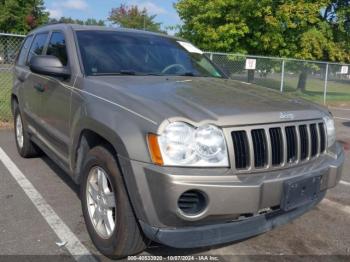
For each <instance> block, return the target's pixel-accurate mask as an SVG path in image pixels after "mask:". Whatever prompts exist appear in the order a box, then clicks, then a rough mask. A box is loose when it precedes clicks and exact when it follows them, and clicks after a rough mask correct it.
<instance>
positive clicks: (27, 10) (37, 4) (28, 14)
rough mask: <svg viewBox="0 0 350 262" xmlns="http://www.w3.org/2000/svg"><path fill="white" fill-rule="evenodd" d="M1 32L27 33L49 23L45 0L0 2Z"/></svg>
mask: <svg viewBox="0 0 350 262" xmlns="http://www.w3.org/2000/svg"><path fill="white" fill-rule="evenodd" d="M0 10H1V12H0V31H3V32H10V33H23V34H25V33H27V32H28V31H30V30H32V29H34V28H36V27H38V26H40V25H42V24H45V23H47V22H48V15H49V14H48V12H47V11H46V9H45V6H44V1H43V0H0Z"/></svg>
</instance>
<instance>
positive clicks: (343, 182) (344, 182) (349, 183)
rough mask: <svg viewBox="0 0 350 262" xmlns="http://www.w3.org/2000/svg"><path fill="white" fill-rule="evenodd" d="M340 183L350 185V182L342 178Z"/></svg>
mask: <svg viewBox="0 0 350 262" xmlns="http://www.w3.org/2000/svg"><path fill="white" fill-rule="evenodd" d="M339 183H340V184H342V185H344V186H350V182H347V181H344V180H340V181H339Z"/></svg>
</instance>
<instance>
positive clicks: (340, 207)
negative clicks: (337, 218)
mask: <svg viewBox="0 0 350 262" xmlns="http://www.w3.org/2000/svg"><path fill="white" fill-rule="evenodd" d="M321 203H323V204H325V205H327V206H329V207H334V208H336V209H338V210H340V211H342V212H344V213H346V214H348V215H350V206H346V205H343V204H340V203H337V202H334V201H332V200H329V199H327V198H324V199H323V200H322V202H321Z"/></svg>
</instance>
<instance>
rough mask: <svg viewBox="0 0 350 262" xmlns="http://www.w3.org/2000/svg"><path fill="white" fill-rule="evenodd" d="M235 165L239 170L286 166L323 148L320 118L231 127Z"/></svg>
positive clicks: (314, 156) (323, 134) (315, 153)
mask: <svg viewBox="0 0 350 262" xmlns="http://www.w3.org/2000/svg"><path fill="white" fill-rule="evenodd" d="M231 136H232V142H233V149H234V155H235V167H236V169H237V170H240V171H245V170H246V171H251V170H254V169H257V170H259V169H268V168H277V167H282V166H283V167H288V166H290V165H295V164H298V163H301V162H305V161H309V160H310V159H314V158H316V157H318V156H320V155H321V154H323V153H324V152H325V151H326V131H325V128H324V124H323V122H322V121H321V120H319V121H305V122H300V123H292V124H290V123H286V124H283V123H282V124H276V125H272V124H271V125H267V126H266V127H265V126H262V127H261V126H259V127H258V128H254V127H247V128H234V130H233V131H232V132H231Z"/></svg>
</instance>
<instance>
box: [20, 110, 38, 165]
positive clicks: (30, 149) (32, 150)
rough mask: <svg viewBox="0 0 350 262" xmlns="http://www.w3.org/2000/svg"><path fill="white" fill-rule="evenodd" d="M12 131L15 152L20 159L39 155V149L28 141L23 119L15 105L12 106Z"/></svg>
mask: <svg viewBox="0 0 350 262" xmlns="http://www.w3.org/2000/svg"><path fill="white" fill-rule="evenodd" d="M14 131H15V140H16V146H17V151H18V153H19V154H20V155H21V156H22V157H24V158H32V157H36V156H39V155H40V149H39V148H38V147H37V146H36V145H35V144H33V142H32V141H31V140H30V137H29V135H28V132H27V130H26V129H25V126H24V125H23V118H22V115H21V112H20V110H19V107H18V105H17V104H15V105H14Z"/></svg>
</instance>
